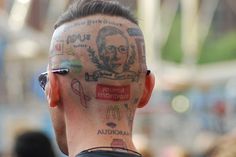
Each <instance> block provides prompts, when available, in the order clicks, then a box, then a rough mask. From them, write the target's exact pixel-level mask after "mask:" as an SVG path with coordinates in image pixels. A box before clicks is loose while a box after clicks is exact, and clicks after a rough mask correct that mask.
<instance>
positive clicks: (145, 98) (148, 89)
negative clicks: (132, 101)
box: [138, 73, 155, 108]
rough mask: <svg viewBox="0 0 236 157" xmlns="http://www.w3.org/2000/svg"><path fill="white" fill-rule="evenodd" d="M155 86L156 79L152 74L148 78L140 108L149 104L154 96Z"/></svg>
mask: <svg viewBox="0 0 236 157" xmlns="http://www.w3.org/2000/svg"><path fill="white" fill-rule="evenodd" d="M154 85H155V77H154V75H153V74H152V73H150V74H149V75H147V76H146V80H145V87H144V91H143V95H142V98H141V100H140V101H139V104H138V108H142V107H144V106H145V105H146V104H147V103H148V101H149V99H150V97H151V95H152V90H153V88H154Z"/></svg>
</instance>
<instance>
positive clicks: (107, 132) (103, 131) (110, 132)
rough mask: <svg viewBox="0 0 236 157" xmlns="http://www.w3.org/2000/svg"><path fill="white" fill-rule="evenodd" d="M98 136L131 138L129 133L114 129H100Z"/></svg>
mask: <svg viewBox="0 0 236 157" xmlns="http://www.w3.org/2000/svg"><path fill="white" fill-rule="evenodd" d="M97 135H116V136H130V133H129V132H128V131H123V130H114V129H100V130H98V131H97Z"/></svg>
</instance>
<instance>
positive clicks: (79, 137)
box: [66, 112, 136, 157]
mask: <svg viewBox="0 0 236 157" xmlns="http://www.w3.org/2000/svg"><path fill="white" fill-rule="evenodd" d="M71 113H72V112H70V115H68V116H67V117H66V120H67V121H66V125H67V126H66V128H67V130H66V132H67V145H68V149H69V156H70V157H75V156H76V155H77V154H79V153H80V152H81V151H83V150H86V149H90V148H94V147H121V148H125V149H130V150H134V151H136V149H135V146H134V144H133V142H132V132H131V129H130V127H129V125H128V122H126V121H125V119H124V120H123V121H122V120H120V121H119V122H117V123H113V122H105V121H103V120H101V118H100V117H99V116H97V115H96V114H94V115H93V118H92V119H91V117H88V116H87V115H85V114H84V115H83V114H75V115H73V114H71ZM99 118H100V119H99ZM126 124H127V125H126Z"/></svg>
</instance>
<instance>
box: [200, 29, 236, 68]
mask: <svg viewBox="0 0 236 157" xmlns="http://www.w3.org/2000/svg"><path fill="white" fill-rule="evenodd" d="M234 59H236V32H229V33H226V34H224V35H222V36H221V37H220V38H211V37H208V39H207V40H206V42H205V43H204V45H203V48H202V50H201V52H200V55H199V60H198V63H199V64H205V63H213V62H219V61H228V60H234Z"/></svg>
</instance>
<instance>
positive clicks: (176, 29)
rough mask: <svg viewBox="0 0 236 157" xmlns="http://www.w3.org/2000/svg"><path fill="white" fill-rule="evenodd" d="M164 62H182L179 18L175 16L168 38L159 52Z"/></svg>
mask: <svg viewBox="0 0 236 157" xmlns="http://www.w3.org/2000/svg"><path fill="white" fill-rule="evenodd" d="M161 57H162V59H164V60H167V61H171V62H176V63H180V62H181V61H182V57H183V54H182V49H181V16H180V15H177V16H176V18H175V20H174V23H173V25H172V28H171V31H170V35H169V38H168V40H167V42H166V44H165V45H164V47H163V48H162V50H161Z"/></svg>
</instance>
